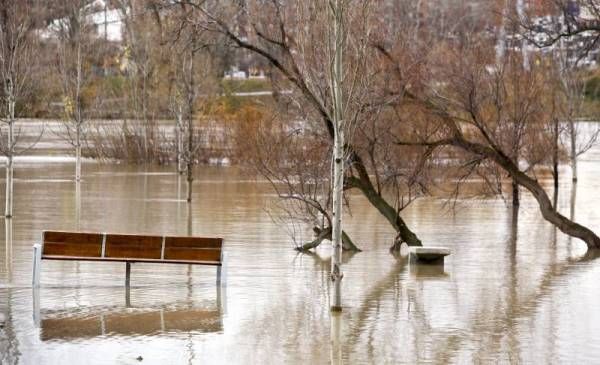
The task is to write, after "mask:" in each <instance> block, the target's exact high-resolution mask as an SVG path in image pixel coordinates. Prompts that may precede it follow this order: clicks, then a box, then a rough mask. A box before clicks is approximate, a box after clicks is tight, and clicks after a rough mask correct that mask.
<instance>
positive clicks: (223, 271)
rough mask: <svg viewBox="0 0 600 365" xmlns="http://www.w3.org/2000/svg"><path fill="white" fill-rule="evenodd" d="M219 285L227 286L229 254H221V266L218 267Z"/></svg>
mask: <svg viewBox="0 0 600 365" xmlns="http://www.w3.org/2000/svg"><path fill="white" fill-rule="evenodd" d="M217 285H221V286H227V254H226V253H225V252H223V253H221V266H217Z"/></svg>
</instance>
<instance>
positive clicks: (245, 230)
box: [0, 148, 600, 364]
mask: <svg viewBox="0 0 600 365" xmlns="http://www.w3.org/2000/svg"><path fill="white" fill-rule="evenodd" d="M599 162H600V149H599V148H596V149H594V150H593V151H591V152H590V153H588V154H587V155H585V156H584V157H583V159H582V161H581V162H580V182H579V184H578V186H577V189H576V191H575V190H573V188H572V185H571V183H570V172H569V171H570V170H569V169H568V168H567V167H565V168H563V169H562V170H561V172H562V173H563V180H562V181H561V188H560V189H561V190H560V196H559V199H558V202H559V208H560V210H561V211H562V212H563V213H564V214H565V215H567V216H575V217H576V219H577V220H578V221H580V222H582V223H584V224H587V225H589V226H590V227H591V228H593V229H595V230H596V232H600V209H598V208H597V207H598V206H599V204H600V163H599ZM73 171H74V166H73V164H72V162H71V161H68V160H60V159H55V160H44V159H39V160H36V159H24V160H18V161H17V163H16V170H15V178H16V180H15V208H14V218H12V220H2V221H0V242H1V244H0V263H1V265H0V327H1V328H0V363H1V364H17V363H18V364H140V363H141V364H190V363H193V364H283V363H286V364H293V363H299V364H327V363H336V364H338V363H346V364H369V363H373V364H384V363H398V364H402V363H406V364H415V363H437V364H446V363H459V364H470V363H492V364H496V363H515V364H518V363H536V364H552V363H572V364H591V363H599V362H600V340H598V334H599V333H600V311H599V310H598V305H599V303H600V280H599V279H598V278H600V259H596V258H595V256H597V255H595V254H590V253H586V249H585V245H584V244H583V243H581V242H579V241H577V240H574V239H571V238H569V237H567V236H565V235H563V234H562V233H560V232H557V230H556V229H555V228H553V227H552V226H550V225H549V224H547V223H545V222H544V221H543V219H542V218H541V216H540V214H539V212H538V210H537V207H536V204H535V202H534V201H533V200H532V199H531V198H530V197H529V196H527V195H524V199H523V202H522V206H521V209H520V211H519V213H518V215H516V214H513V212H512V211H511V209H510V207H508V206H507V205H506V203H505V202H504V201H502V200H501V199H478V200H473V199H468V200H466V199H465V200H460V201H458V204H457V205H456V207H455V209H454V210H450V209H449V208H448V206H447V205H444V201H441V200H437V199H432V198H424V199H420V200H418V201H416V202H415V203H414V204H413V205H412V206H411V207H410V208H408V209H407V211H406V212H405V213H404V217H405V219H406V221H407V222H408V223H409V225H410V227H412V229H414V230H415V231H416V232H417V233H418V234H419V235H420V237H421V238H422V239H423V242H424V243H425V245H429V246H447V247H449V248H451V250H452V255H451V256H449V257H448V258H447V259H446V264H445V267H444V269H442V270H439V269H435V268H430V267H423V266H417V265H413V264H409V263H408V261H407V260H406V257H404V256H393V255H391V254H390V253H389V252H388V247H389V246H390V244H391V240H392V238H393V236H394V234H393V232H392V231H391V230H390V228H389V227H388V225H387V224H386V222H385V221H384V220H383V219H382V218H381V217H380V216H379V215H378V214H377V213H376V212H375V211H374V210H373V209H371V208H370V207H369V206H368V204H367V203H366V202H365V201H364V200H363V199H362V198H361V197H360V196H354V197H353V198H352V199H353V210H352V212H353V216H352V217H348V219H347V221H346V229H347V230H348V231H349V232H350V234H351V235H352V236H353V238H354V239H355V241H356V242H357V243H358V244H359V246H360V247H361V248H362V249H363V250H364V251H363V252H361V253H357V254H354V255H346V256H345V257H344V266H343V270H344V279H343V303H344V310H343V312H342V314H341V315H339V316H333V317H332V316H331V315H330V312H329V306H328V290H329V289H328V273H329V267H330V266H329V255H330V253H331V251H330V249H329V247H321V248H319V249H318V250H317V252H316V253H315V254H313V255H303V254H298V253H296V252H295V251H294V250H293V249H292V248H293V243H292V240H291V239H290V237H289V235H288V232H287V230H285V229H282V227H280V226H278V225H277V224H276V223H273V221H272V218H271V216H270V215H269V213H268V212H267V211H266V210H265V208H266V207H267V206H268V205H269V203H270V202H272V201H273V199H274V198H275V197H274V195H273V193H272V191H271V190H270V188H269V185H268V184H267V183H265V182H261V181H255V180H254V179H251V178H249V177H248V176H246V175H244V174H242V173H241V172H240V171H239V170H237V169H236V168H234V167H200V168H198V171H197V174H196V180H195V182H194V202H193V203H192V204H191V206H188V204H187V203H186V202H185V201H184V200H183V199H182V198H184V196H185V182H184V181H183V180H180V179H179V178H178V176H177V175H176V174H174V173H173V172H172V168H171V167H160V166H126V165H118V164H114V165H108V164H95V163H89V162H88V163H86V164H84V169H83V176H84V178H83V181H82V182H81V184H80V186H79V187H77V186H76V184H75V183H74V182H73ZM547 183H548V184H549V182H547ZM2 190H3V188H2ZM1 201H4V196H3V195H2V200H1ZM572 202H574V204H572ZM49 229H56V230H82V231H99V232H120V233H149V234H178V235H187V234H192V235H201V236H221V237H224V238H225V240H226V245H225V250H226V252H227V254H228V257H229V268H228V285H227V287H226V289H221V290H219V289H218V288H217V286H216V284H215V269H214V268H212V267H202V266H196V267H189V266H187V265H156V264H134V265H133V268H132V279H131V281H132V283H131V288H130V289H129V290H126V289H125V286H124V275H125V264H120V263H93V262H92V263H90V262H66V261H65V262H61V261H44V262H43V271H42V275H41V282H42V287H41V289H40V291H39V301H37V305H38V306H39V308H36V309H34V300H33V299H34V295H33V292H32V288H31V269H32V247H31V246H32V244H33V243H36V242H38V240H39V239H40V233H41V231H43V230H49ZM304 234H305V236H304V237H303V238H305V239H308V238H309V236H308V235H306V233H304ZM301 238H302V237H301ZM324 246H325V245H324Z"/></svg>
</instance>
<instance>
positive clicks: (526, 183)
mask: <svg viewBox="0 0 600 365" xmlns="http://www.w3.org/2000/svg"><path fill="white" fill-rule="evenodd" d="M451 144H452V145H454V146H457V147H460V148H462V149H464V150H466V151H469V152H471V153H475V154H478V155H481V156H485V157H488V158H490V159H491V160H493V161H494V162H496V163H497V164H498V165H500V166H501V167H502V168H503V169H504V170H505V171H506V172H508V173H509V174H510V176H511V177H512V178H513V180H514V181H516V182H517V183H518V184H519V185H521V186H523V187H524V188H525V189H527V190H529V192H530V193H531V194H532V195H533V197H534V198H535V199H536V200H537V202H538V205H539V208H540V211H541V213H542V216H543V217H544V219H546V220H547V221H548V222H550V223H552V224H553V225H554V226H556V227H557V228H558V229H560V230H561V231H562V232H563V233H565V234H568V235H569V236H573V237H576V238H579V239H581V240H582V241H584V242H585V243H586V244H587V246H588V248H591V249H600V237H598V236H597V235H596V234H595V233H594V232H593V231H592V230H590V229H589V228H587V227H584V226H582V225H580V224H578V223H576V222H574V221H572V220H570V219H568V218H566V217H565V216H563V215H562V214H560V213H558V212H557V211H556V210H554V207H553V206H552V202H551V201H550V198H548V195H547V194H546V191H545V190H544V188H543V187H542V186H541V185H540V184H539V183H538V181H537V180H534V179H532V178H531V177H529V176H528V175H527V174H525V173H524V172H522V171H520V170H519V168H518V167H517V165H516V164H515V163H514V162H513V161H511V160H510V158H508V157H507V156H506V155H505V154H503V153H502V152H501V151H497V150H494V149H492V148H490V147H487V146H484V145H481V144H478V143H473V142H469V141H467V140H465V139H464V138H462V137H455V138H454V139H452V142H451Z"/></svg>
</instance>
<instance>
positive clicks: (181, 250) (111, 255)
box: [42, 231, 223, 265]
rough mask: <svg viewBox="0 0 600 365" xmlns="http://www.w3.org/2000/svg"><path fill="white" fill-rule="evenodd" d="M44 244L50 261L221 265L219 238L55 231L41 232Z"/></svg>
mask: <svg viewBox="0 0 600 365" xmlns="http://www.w3.org/2000/svg"><path fill="white" fill-rule="evenodd" d="M43 240H44V246H43V255H42V258H44V259H49V260H82V261H118V262H156V263H160V262H165V263H186V264H188V263H189V264H201V265H220V264H221V250H222V246H223V239H222V238H209V237H178V236H167V237H163V236H150V235H131V234H106V235H105V234H102V233H80V232H58V231H46V232H44V233H43ZM163 240H164V244H163ZM103 241H104V246H103ZM103 247H104V255H103V252H102V251H103Z"/></svg>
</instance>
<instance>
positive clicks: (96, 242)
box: [42, 231, 103, 257]
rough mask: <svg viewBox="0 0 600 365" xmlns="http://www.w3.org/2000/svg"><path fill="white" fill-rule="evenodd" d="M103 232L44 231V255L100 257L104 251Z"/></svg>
mask: <svg viewBox="0 0 600 365" xmlns="http://www.w3.org/2000/svg"><path fill="white" fill-rule="evenodd" d="M102 236H103V235H102V234H100V233H74V232H56V231H47V232H44V235H43V239H44V249H43V253H42V256H46V255H69V256H83V257H100V255H101V253H102Z"/></svg>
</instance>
